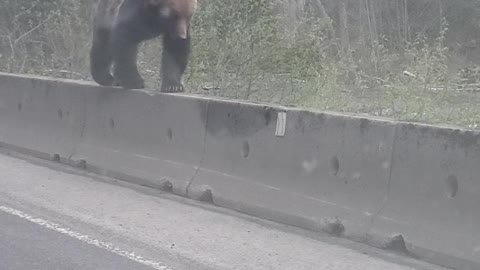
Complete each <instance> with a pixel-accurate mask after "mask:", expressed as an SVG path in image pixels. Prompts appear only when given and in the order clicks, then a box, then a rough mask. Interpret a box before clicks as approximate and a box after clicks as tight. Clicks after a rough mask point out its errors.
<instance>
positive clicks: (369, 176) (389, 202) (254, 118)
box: [0, 74, 480, 269]
mask: <svg viewBox="0 0 480 270" xmlns="http://www.w3.org/2000/svg"><path fill="white" fill-rule="evenodd" d="M479 138H480V135H479V134H478V133H476V132H470V131H468V132H467V131H465V132H461V131H458V130H454V129H445V128H436V127H428V126H421V125H412V124H405V123H397V122H394V121H389V120H381V119H367V118H362V117H356V116H346V115H340V114H333V113H323V112H311V111H305V110H299V109H291V108H284V107H280V106H271V105H262V104H250V103H244V102H237V101H229V100H219V99H209V98H205V97H194V96H187V95H167V94H158V95H149V94H148V93H146V92H144V91H125V90H121V89H116V88H104V87H98V86H94V85H92V84H91V83H86V82H76V81H66V80H52V79H47V78H40V77H27V76H18V75H9V74H0V145H2V146H3V147H4V148H7V149H14V150H16V151H23V152H27V153H29V154H33V155H35V156H38V157H42V158H50V159H53V160H55V161H61V162H65V163H68V164H74V165H77V166H80V167H83V168H85V169H87V170H90V171H93V172H96V173H99V174H103V175H108V176H113V177H117V178H120V179H122V180H126V181H132V182H135V183H138V184H141V185H146V186H150V187H154V188H160V189H163V190H169V191H172V192H174V193H175V194H178V195H182V196H187V197H190V198H193V199H197V200H203V201H210V202H213V203H214V204H215V205H218V206H222V207H227V208H230V209H234V210H237V211H241V212H245V213H248V214H252V215H255V216H258V217H262V218H267V219H271V220H274V221H278V222H282V223H286V224H290V225H294V226H299V227H302V228H306V229H310V230H316V231H326V232H328V233H331V234H334V235H338V236H344V237H348V238H350V239H354V240H357V241H361V242H366V243H369V244H372V245H376V246H379V247H386V248H396V249H397V250H401V251H404V252H407V253H408V254H409V255H413V256H416V257H419V258H421V259H425V260H428V261H431V262H434V263H438V264H442V265H446V266H450V267H456V268H458V269H480V259H479V258H480V256H479V255H480V254H479V252H480V239H479V237H478V236H477V235H476V234H475V232H476V231H475V228H480V214H478V212H477V211H476V205H478V203H479V200H480V199H479V198H480V196H478V195H480V178H479V175H480V171H479V170H480V169H479V168H480V167H479V166H478V165H479V164H480V146H479V145H480V139H479Z"/></svg>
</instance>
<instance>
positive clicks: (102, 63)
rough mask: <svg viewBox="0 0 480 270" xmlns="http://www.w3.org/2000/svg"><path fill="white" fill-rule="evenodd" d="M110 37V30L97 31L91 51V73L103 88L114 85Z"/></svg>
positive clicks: (95, 31)
mask: <svg viewBox="0 0 480 270" xmlns="http://www.w3.org/2000/svg"><path fill="white" fill-rule="evenodd" d="M110 36H111V32H110V30H109V29H95V30H94V36H93V41H92V47H91V49H90V73H91V75H92V78H93V80H94V81H95V82H96V83H98V84H100V85H103V86H111V85H112V84H113V76H112V75H111V74H110V67H111V65H112V54H111V50H110V47H109V46H110Z"/></svg>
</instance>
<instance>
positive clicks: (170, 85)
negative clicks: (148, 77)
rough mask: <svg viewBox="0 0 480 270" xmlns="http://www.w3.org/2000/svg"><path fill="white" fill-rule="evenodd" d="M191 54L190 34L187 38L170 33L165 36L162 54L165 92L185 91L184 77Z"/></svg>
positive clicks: (163, 87)
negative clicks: (170, 34)
mask: <svg viewBox="0 0 480 270" xmlns="http://www.w3.org/2000/svg"><path fill="white" fill-rule="evenodd" d="M189 54H190V36H187V38H186V39H182V38H179V37H173V38H172V37H171V36H169V35H168V34H167V35H165V36H164V37H163V55H162V67H161V72H162V87H161V91H162V92H165V93H176V92H184V91H185V89H184V86H183V84H182V77H183V74H184V73H185V69H186V68H187V63H188V57H189Z"/></svg>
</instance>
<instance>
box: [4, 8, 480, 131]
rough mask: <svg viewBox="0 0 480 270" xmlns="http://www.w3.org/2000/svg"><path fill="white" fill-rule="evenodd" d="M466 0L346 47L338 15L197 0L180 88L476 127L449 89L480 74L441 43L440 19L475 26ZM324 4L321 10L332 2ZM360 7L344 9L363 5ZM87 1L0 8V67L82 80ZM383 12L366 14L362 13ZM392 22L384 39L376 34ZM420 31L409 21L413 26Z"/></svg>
mask: <svg viewBox="0 0 480 270" xmlns="http://www.w3.org/2000/svg"><path fill="white" fill-rule="evenodd" d="M422 1H423V2H427V1H428V0H422ZM473 1H474V0H462V1H461V2H462V3H464V6H463V9H462V8H459V5H451V4H447V3H445V4H444V8H446V9H448V10H452V12H450V13H447V14H446V20H443V21H442V24H441V25H437V26H436V27H433V28H432V27H430V28H429V29H430V30H429V31H419V32H418V33H417V34H418V35H416V38H414V39H413V40H412V41H410V39H407V38H406V36H409V35H410V34H411V33H408V34H409V35H407V34H406V33H403V32H401V33H396V32H394V31H404V30H405V29H407V28H402V27H401V26H399V25H398V24H397V23H391V24H389V23H387V22H388V21H387V20H383V21H384V23H385V24H384V25H383V28H381V29H380V30H381V31H380V30H377V31H378V33H377V32H375V31H373V30H372V33H375V34H376V35H373V34H372V33H366V32H364V31H366V30H365V29H367V28H368V29H370V28H371V25H368V27H366V26H365V24H362V23H361V22H358V21H354V22H353V23H352V25H351V26H350V27H351V29H350V30H351V31H350V39H347V41H348V42H347V43H345V39H344V40H343V41H342V38H344V37H342V36H341V35H339V34H338V33H332V25H333V28H335V29H334V32H335V31H337V32H339V30H338V27H339V25H338V23H337V24H336V23H335V22H338V21H339V19H338V18H336V17H333V18H334V19H333V21H334V22H333V24H332V21H330V19H329V18H323V17H322V18H320V17H318V16H312V14H313V12H306V14H305V16H303V17H302V18H298V19H297V20H296V21H295V22H292V21H290V20H288V19H286V18H285V17H284V16H283V15H282V14H283V13H282V12H283V0H242V1H238V0H209V1H199V10H198V12H197V13H196V15H195V17H194V20H193V29H192V35H193V51H192V55H191V61H190V65H189V69H188V74H187V77H186V84H187V89H189V91H190V92H192V93H201V94H205V95H215V96H222V97H229V98H240V99H248V100H253V101H261V102H277V103H282V104H286V105H294V106H305V107H313V108H317V109H322V110H334V111H344V112H355V113H368V114H371V115H377V116H387V117H394V118H399V119H406V120H414V121H424V122H429V123H448V124H457V125H462V126H465V127H469V128H478V123H479V122H480V108H479V106H476V104H477V103H478V101H479V100H480V97H478V95H475V94H472V93H467V94H465V93H466V92H459V91H456V90H457V89H459V88H462V87H463V86H462V85H463V84H464V82H466V81H468V82H473V83H478V82H479V81H480V79H479V78H480V76H479V74H480V71H479V70H480V69H479V68H478V67H476V66H468V67H465V68H463V69H462V70H461V71H462V73H461V74H457V73H456V72H452V69H451V68H450V66H449V63H450V61H451V59H452V56H453V53H452V50H451V47H449V46H448V39H449V37H450V38H451V37H452V34H455V33H457V32H458V31H449V29H448V28H447V26H448V24H447V21H448V22H456V24H455V27H456V28H455V29H458V25H459V24H462V23H467V22H468V25H470V26H472V25H476V24H477V25H478V18H473V17H474V16H473V15H471V14H470V16H469V19H467V18H463V19H461V18H459V17H458V16H456V15H454V13H455V12H459V10H465V7H467V6H468V7H469V8H467V9H469V10H470V12H473V11H472V10H475V9H476V8H478V7H477V6H476V5H475V4H474V2H473ZM323 2H325V3H327V4H328V5H327V4H326V6H327V7H330V6H331V7H336V4H335V3H337V2H335V1H333V0H332V1H330V0H325V1H323ZM358 3H360V2H352V3H351V4H350V5H349V6H348V7H353V8H357V9H360V8H362V6H361V5H359V4H358ZM392 3H393V2H392ZM452 3H453V2H452ZM90 4H91V3H90V1H73V0H51V1H42V0H36V1H35V0H34V1H32V0H4V1H2V2H1V3H0V70H2V71H8V72H15V73H30V74H40V75H49V76H56V77H64V78H74V79H89V78H90V76H89V72H88V64H89V63H88V52H89V48H90V42H91V40H90V39H91V32H90V28H91V26H90V8H91V7H90ZM415 5H420V2H415ZM462 5H463V4H462ZM381 6H387V7H389V6H391V4H388V3H386V2H385V3H383V4H382V5H381ZM379 7H380V5H379ZM336 8H337V9H338V7H336ZM363 8H364V7H363ZM332 10H336V9H335V8H332ZM329 11H330V10H329ZM381 12H382V11H381V10H380V11H378V13H374V12H373V11H372V13H371V14H370V13H369V14H368V16H374V15H375V14H377V15H378V14H380V13H381ZM372 14H373V15H372ZM466 14H469V13H466ZM472 14H476V13H472ZM351 17H352V18H353V19H355V17H353V16H351ZM360 17H361V16H360ZM335 18H336V19H335ZM395 18H396V17H395ZM353 19H352V20H353ZM370 19H371V18H370ZM379 21H381V20H380V18H379ZM439 21H440V20H439ZM355 22H358V23H355ZM369 23H371V21H369ZM437 24H438V23H437ZM390 25H393V26H392V29H390V32H391V33H386V34H382V33H384V32H388V31H389V29H388V26H390ZM419 25H420V26H421V24H418V22H416V24H415V27H416V28H419ZM379 28H380V27H379ZM416 28H415V29H416ZM352 29H353V30H352ZM372 29H373V28H372ZM412 29H413V26H412ZM431 29H437V30H436V31H433V30H431ZM347 32H348V31H347ZM347 38H348V37H347ZM401 38H404V40H402V41H401V42H400V41H399V40H401ZM160 53H161V42H148V43H146V44H144V45H143V46H142V48H141V50H140V54H139V67H140V70H141V72H142V75H144V76H145V78H146V80H147V84H148V85H149V86H150V87H151V88H158V86H159V72H160V71H159V64H160ZM405 71H407V73H405ZM405 74H407V75H405ZM461 79H462V80H461ZM462 89H463V88H462Z"/></svg>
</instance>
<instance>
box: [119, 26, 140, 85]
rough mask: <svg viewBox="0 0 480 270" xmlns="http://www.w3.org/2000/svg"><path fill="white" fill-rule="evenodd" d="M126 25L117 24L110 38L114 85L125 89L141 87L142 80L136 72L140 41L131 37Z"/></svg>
mask: <svg viewBox="0 0 480 270" xmlns="http://www.w3.org/2000/svg"><path fill="white" fill-rule="evenodd" d="M130 32H131V31H129V28H128V26H122V25H120V26H117V28H116V29H115V31H114V33H113V38H112V51H113V52H112V53H113V62H114V63H113V65H114V66H113V76H114V78H115V85H116V86H121V87H123V88H125V89H143V88H145V83H144V80H143V79H142V76H141V75H140V73H139V72H138V67H137V54H138V45H139V43H140V42H138V41H136V40H135V39H134V38H132V36H131V34H132V33H130Z"/></svg>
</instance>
